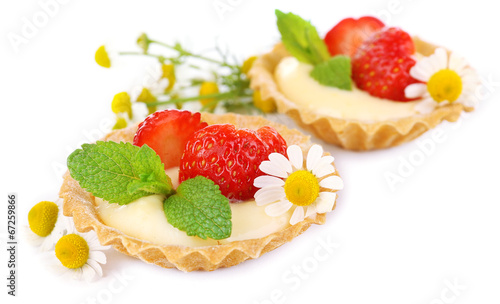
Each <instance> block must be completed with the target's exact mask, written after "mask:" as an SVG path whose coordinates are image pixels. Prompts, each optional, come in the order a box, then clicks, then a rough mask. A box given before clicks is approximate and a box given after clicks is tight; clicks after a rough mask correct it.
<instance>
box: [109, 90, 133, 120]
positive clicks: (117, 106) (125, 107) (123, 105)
mask: <svg viewBox="0 0 500 304" xmlns="http://www.w3.org/2000/svg"><path fill="white" fill-rule="evenodd" d="M111 110H112V111H113V112H114V113H116V114H118V113H127V114H128V118H129V119H132V117H133V114H132V103H131V102H130V95H129V94H128V93H127V92H120V93H118V94H116V95H115V96H114V97H113V101H112V102H111Z"/></svg>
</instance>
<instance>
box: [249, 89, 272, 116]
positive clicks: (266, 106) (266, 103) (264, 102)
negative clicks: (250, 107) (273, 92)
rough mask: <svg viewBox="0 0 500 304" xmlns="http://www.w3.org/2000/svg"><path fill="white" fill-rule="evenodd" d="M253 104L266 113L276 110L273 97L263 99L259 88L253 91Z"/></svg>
mask: <svg viewBox="0 0 500 304" xmlns="http://www.w3.org/2000/svg"><path fill="white" fill-rule="evenodd" d="M253 104H254V106H255V107H256V108H258V109H260V110H261V111H262V112H264V113H272V112H276V104H275V103H274V100H273V99H272V98H268V99H262V95H261V94H260V91H259V90H255V91H253Z"/></svg>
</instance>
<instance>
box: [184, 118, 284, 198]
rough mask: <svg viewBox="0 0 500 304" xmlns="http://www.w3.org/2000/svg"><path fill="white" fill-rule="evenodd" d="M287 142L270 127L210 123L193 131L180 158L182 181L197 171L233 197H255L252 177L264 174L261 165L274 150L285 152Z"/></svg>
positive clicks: (195, 174)
mask: <svg viewBox="0 0 500 304" xmlns="http://www.w3.org/2000/svg"><path fill="white" fill-rule="evenodd" d="M286 147H287V146H286V142H285V140H284V139H283V138H282V137H281V135H279V133H278V132H277V131H276V130H275V129H273V128H271V127H262V128H260V129H259V130H257V131H253V130H249V129H236V128H235V127H234V126H233V125H230V124H221V125H210V126H208V127H206V128H204V129H201V130H199V131H197V132H196V133H194V134H193V136H192V137H191V138H190V139H189V140H188V142H187V144H186V149H185V150H184V154H183V156H182V159H181V165H180V171H179V181H180V182H182V181H184V180H187V179H190V178H193V177H196V176H198V175H202V176H205V177H206V178H209V179H211V180H212V181H214V183H215V184H217V185H219V188H220V190H221V192H222V194H223V195H225V196H226V197H227V198H229V199H230V200H231V201H242V200H248V199H250V198H252V197H253V196H254V194H255V192H256V190H257V189H256V188H255V187H254V186H253V180H254V179H255V178H256V177H257V176H260V175H262V174H263V173H262V171H260V169H259V165H260V163H261V162H262V161H264V160H266V159H267V158H268V156H269V154H271V153H272V152H278V153H281V154H283V155H284V154H285V151H286Z"/></svg>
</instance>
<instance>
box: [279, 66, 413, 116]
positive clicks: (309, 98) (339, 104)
mask: <svg viewBox="0 0 500 304" xmlns="http://www.w3.org/2000/svg"><path fill="white" fill-rule="evenodd" d="M312 69H313V66H312V65H309V64H306V63H302V62H300V61H298V60H297V59H296V58H294V57H286V58H283V59H282V60H281V62H280V63H279V64H278V66H277V67H276V70H275V75H274V76H275V79H276V82H277V83H278V86H279V88H280V91H281V92H282V93H283V94H284V95H285V96H286V97H287V98H288V99H289V100H291V101H293V102H294V103H296V104H297V105H299V106H301V107H304V108H308V109H310V110H312V111H314V112H316V113H318V114H321V115H327V116H332V117H335V118H343V119H353V120H360V121H366V122H374V121H385V120H390V119H398V118H403V117H408V116H412V115H415V114H418V112H417V111H416V110H415V105H417V104H418V103H419V102H420V101H410V102H395V101H391V100H387V99H382V98H377V97H374V96H371V95H370V94H368V93H367V92H364V91H361V90H359V89H358V88H356V87H355V85H354V83H353V89H352V91H346V90H341V89H338V88H333V87H327V86H324V85H321V84H320V83H319V82H317V81H316V80H314V79H313V78H311V76H309V74H310V73H311V70H312Z"/></svg>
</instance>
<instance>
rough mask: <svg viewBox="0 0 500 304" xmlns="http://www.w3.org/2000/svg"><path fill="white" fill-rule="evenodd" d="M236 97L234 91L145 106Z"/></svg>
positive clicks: (236, 94)
mask: <svg viewBox="0 0 500 304" xmlns="http://www.w3.org/2000/svg"><path fill="white" fill-rule="evenodd" d="M234 96H238V92H236V91H229V92H225V93H214V94H207V95H199V96H193V97H186V98H176V99H170V100H166V101H157V102H151V103H148V104H147V106H148V107H151V106H158V105H166V104H175V103H184V102H188V101H194V100H200V99H205V98H206V99H208V98H215V99H217V100H220V99H224V98H229V97H234ZM239 96H251V95H247V94H244V95H239Z"/></svg>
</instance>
